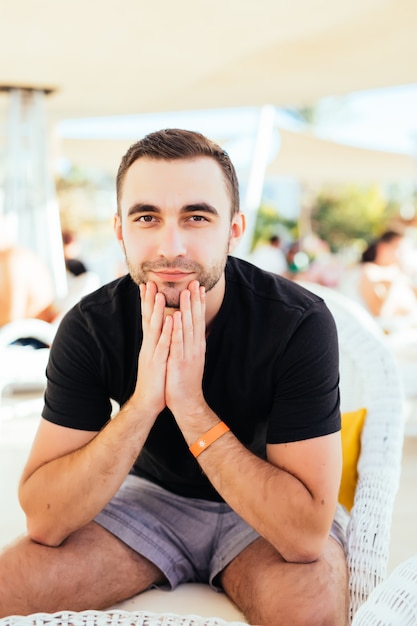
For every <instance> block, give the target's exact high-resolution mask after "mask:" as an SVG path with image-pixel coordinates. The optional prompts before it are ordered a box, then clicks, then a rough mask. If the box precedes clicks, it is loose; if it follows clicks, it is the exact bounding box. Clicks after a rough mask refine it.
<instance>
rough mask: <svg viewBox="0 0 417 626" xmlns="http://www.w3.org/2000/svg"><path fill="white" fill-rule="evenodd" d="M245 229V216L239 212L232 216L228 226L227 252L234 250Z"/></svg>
mask: <svg viewBox="0 0 417 626" xmlns="http://www.w3.org/2000/svg"><path fill="white" fill-rule="evenodd" d="M245 228H246V219H245V216H244V215H243V213H241V212H240V211H239V213H236V214H235V215H234V216H233V219H232V224H231V226H230V237H229V252H233V251H234V250H236V248H237V246H238V244H239V242H240V240H241V239H242V236H243V233H244V232H245Z"/></svg>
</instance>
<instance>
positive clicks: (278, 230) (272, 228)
mask: <svg viewBox="0 0 417 626" xmlns="http://www.w3.org/2000/svg"><path fill="white" fill-rule="evenodd" d="M283 232H285V233H287V234H288V236H289V238H291V239H297V237H298V224H297V222H296V221H294V220H288V219H284V218H283V217H281V216H280V214H279V212H278V211H277V209H275V208H274V207H271V206H269V205H266V204H262V205H261V206H260V207H259V209H258V213H257V216H256V224H255V231H254V234H253V239H252V250H254V249H255V248H256V247H257V245H258V244H260V243H264V242H267V241H268V240H269V239H270V237H272V235H281V234H282V233H283Z"/></svg>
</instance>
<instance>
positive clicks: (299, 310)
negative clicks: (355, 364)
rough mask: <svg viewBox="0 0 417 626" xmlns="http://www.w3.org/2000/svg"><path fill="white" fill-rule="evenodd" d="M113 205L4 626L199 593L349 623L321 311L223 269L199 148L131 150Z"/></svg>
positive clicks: (55, 388) (38, 474) (221, 236)
mask: <svg viewBox="0 0 417 626" xmlns="http://www.w3.org/2000/svg"><path fill="white" fill-rule="evenodd" d="M117 195H118V212H117V215H116V216H115V232H116V237H117V238H118V240H119V241H120V243H121V245H122V247H123V249H124V252H125V255H126V260H127V264H128V268H129V273H130V275H129V276H126V277H124V278H121V279H118V280H116V281H114V282H113V283H111V284H110V285H108V286H105V287H103V288H101V289H100V290H99V291H97V292H95V293H94V294H92V295H91V296H88V297H86V298H84V300H83V301H82V302H81V304H79V305H78V306H76V307H75V308H74V309H73V310H72V311H71V312H70V313H69V314H68V315H67V316H66V317H65V318H64V320H63V321H62V323H61V326H60V329H59V331H58V334H57V336H56V339H55V341H54V344H53V347H52V352H51V357H50V362H49V365H48V371H47V374H48V388H47V391H46V396H45V408H44V412H43V419H42V421H41V423H40V426H39V430H38V433H37V435H36V438H35V441H34V444H33V448H32V451H31V454H30V456H29V459H28V462H27V465H26V468H25V470H24V472H23V476H22V479H21V484H20V490H19V492H20V501H21V504H22V507H23V509H24V511H25V513H26V516H27V525H28V531H29V537H28V538H24V539H22V540H20V541H19V542H18V543H17V544H15V545H14V546H12V547H11V548H9V549H8V550H7V551H6V552H5V553H4V555H3V557H2V559H1V560H0V579H1V581H2V584H1V585H0V607H1V611H0V614H10V613H29V612H35V611H47V612H52V611H57V610H59V609H62V608H66V609H72V610H86V609H89V608H95V609H99V608H105V607H108V606H111V605H112V604H114V603H115V602H117V601H120V600H122V599H124V598H127V597H129V596H132V595H134V594H137V593H139V592H141V591H143V590H145V589H147V588H149V587H151V586H161V587H164V588H167V589H170V588H173V587H175V586H176V585H177V584H179V583H181V582H183V581H190V580H193V581H208V582H210V583H211V584H212V585H213V586H214V587H217V588H222V589H224V591H225V592H226V594H228V595H229V596H230V597H231V598H232V599H233V600H234V601H235V602H236V604H237V605H238V606H239V607H240V608H241V609H242V611H243V612H244V613H245V614H246V616H247V619H248V620H249V622H250V623H253V624H264V625H268V626H271V625H275V624H293V625H294V624H309V626H311V625H312V624H322V625H323V624H332V625H334V624H344V623H345V616H346V595H347V594H346V589H347V580H346V579H347V576H346V565H345V558H344V551H343V547H342V545H341V544H342V543H343V537H342V533H341V531H340V527H339V525H338V524H337V523H333V525H332V520H333V517H334V515H335V510H336V506H337V493H338V487H339V481H340V473H341V449H340V433H339V430H340V413H339V394H338V363H337V341H336V332H335V327H334V323H333V319H332V317H331V316H330V313H329V312H328V310H327V309H326V307H325V305H324V303H323V302H322V301H321V300H320V299H319V298H318V297H316V296H314V295H313V294H310V293H309V292H307V291H305V290H303V289H301V288H300V287H299V286H297V285H294V284H292V283H291V282H289V281H286V280H285V279H283V278H281V277H278V276H273V275H271V274H268V273H265V272H263V271H262V270H260V269H258V268H255V267H254V266H253V265H250V264H248V263H246V262H244V261H240V260H238V259H236V258H234V257H229V256H228V255H229V253H231V252H233V251H234V250H235V248H236V246H237V244H238V242H239V240H240V238H241V236H242V234H243V231H244V217H243V215H242V214H241V213H240V211H239V193H238V183H237V179H236V174H235V170H234V168H233V165H232V164H231V162H230V160H229V158H228V156H227V154H226V153H225V152H224V151H222V150H221V148H219V147H218V146H216V145H215V144H213V143H212V142H210V141H209V140H207V139H206V138H205V137H203V136H202V135H200V134H198V133H193V132H190V131H181V130H175V129H171V130H165V131H160V132H156V133H152V134H150V135H148V136H147V137H145V138H144V139H143V140H141V141H139V142H138V143H137V144H135V145H133V146H132V147H131V148H130V149H129V151H128V152H127V154H126V155H125V156H124V158H123V160H122V163H121V165H120V168H119V172H118V176H117ZM109 398H113V399H114V400H116V401H117V402H118V404H119V405H120V407H121V408H120V410H119V411H118V412H117V413H116V415H114V417H113V418H112V419H109V418H110V410H111V407H110V401H109ZM329 534H330V536H329Z"/></svg>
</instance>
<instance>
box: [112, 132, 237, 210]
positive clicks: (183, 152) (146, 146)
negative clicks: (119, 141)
mask: <svg viewBox="0 0 417 626" xmlns="http://www.w3.org/2000/svg"><path fill="white" fill-rule="evenodd" d="M204 156H205V157H210V158H212V159H214V160H215V161H217V163H218V164H219V166H220V168H221V170H222V172H223V176H224V181H225V184H226V187H227V190H228V192H229V194H230V201H231V211H232V213H231V214H232V216H233V215H234V214H235V213H237V212H238V211H239V205H240V200H239V183H238V179H237V176H236V171H235V168H234V165H233V163H232V162H231V160H230V157H229V155H228V154H227V152H225V151H224V150H223V149H222V148H221V147H220V146H218V145H217V144H216V143H214V142H213V141H211V140H210V139H207V137H205V136H204V135H202V134H201V133H197V132H194V131H191V130H182V129H178V128H167V129H165V130H159V131H156V132H153V133H150V134H149V135H146V136H145V137H144V138H143V139H140V140H139V141H137V142H136V143H134V144H133V145H132V146H130V148H129V150H128V151H127V152H126V154H125V155H124V157H123V158H122V160H121V163H120V166H119V170H118V172H117V178H116V192H117V207H118V211H119V214H120V197H121V193H122V188H123V181H124V178H125V175H126V171H127V170H128V169H129V167H130V166H131V165H132V163H134V162H135V161H136V160H137V159H140V158H144V157H145V158H147V159H156V160H164V161H175V160H177V159H195V158H198V157H204Z"/></svg>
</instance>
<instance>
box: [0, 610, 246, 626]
mask: <svg viewBox="0 0 417 626" xmlns="http://www.w3.org/2000/svg"><path fill="white" fill-rule="evenodd" d="M0 626H245V625H244V624H243V622H225V621H224V620H222V619H219V618H214V617H213V618H211V617H199V616H197V615H174V614H173V613H163V614H157V613H148V612H144V611H139V612H137V613H131V612H129V611H107V612H105V611H83V612H81V613H74V612H70V611H61V612H59V613H53V614H52V613H51V614H48V613H36V614H33V615H28V616H27V617H21V616H12V617H6V618H4V619H0Z"/></svg>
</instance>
